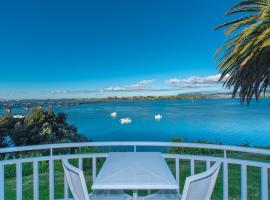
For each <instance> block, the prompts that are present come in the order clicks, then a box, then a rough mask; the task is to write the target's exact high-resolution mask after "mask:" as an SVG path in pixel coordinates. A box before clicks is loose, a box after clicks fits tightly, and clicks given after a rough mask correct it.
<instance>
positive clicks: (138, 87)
mask: <svg viewBox="0 0 270 200" xmlns="http://www.w3.org/2000/svg"><path fill="white" fill-rule="evenodd" d="M153 82H155V80H154V79H151V80H143V81H140V82H138V83H134V84H131V85H127V86H113V87H106V88H103V89H101V90H100V91H101V92H133V91H145V90H148V88H147V86H148V85H150V84H152V83H153Z"/></svg>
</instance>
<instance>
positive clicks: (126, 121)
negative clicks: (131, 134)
mask: <svg viewBox="0 0 270 200" xmlns="http://www.w3.org/2000/svg"><path fill="white" fill-rule="evenodd" d="M131 122H132V120H131V119H130V118H129V117H128V118H122V119H120V123H121V124H130V123H131Z"/></svg>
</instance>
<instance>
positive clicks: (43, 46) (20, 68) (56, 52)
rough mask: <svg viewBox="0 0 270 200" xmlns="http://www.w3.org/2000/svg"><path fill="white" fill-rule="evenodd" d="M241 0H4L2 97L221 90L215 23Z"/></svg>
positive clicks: (1, 10) (0, 41)
mask: <svg viewBox="0 0 270 200" xmlns="http://www.w3.org/2000/svg"><path fill="white" fill-rule="evenodd" d="M235 2H236V0H231V1H228V0H219V1H217V0H203V1H201V0H193V1H183V0H114V1H112V0H95V1H94V0H77V1H73V0H46V1H41V0H33V1H30V0H25V1H13V0H11V1H1V3H0V18H1V20H0V26H1V31H0V67H1V78H0V99H1V98H70V97H104V96H132V95H167V94H179V93H184V92H192V91H217V90H220V88H221V87H220V84H217V82H216V79H217V77H218V76H217V74H218V71H217V69H216V63H215V61H214V52H215V50H216V49H217V48H218V47H219V46H221V45H222V44H223V42H224V36H223V33H222V31H213V28H214V27H216V26H217V25H219V24H220V23H222V22H224V21H226V19H225V17H224V16H223V15H224V13H225V12H226V10H228V8H230V7H231V6H232V5H233V4H234V3H235ZM209 76H210V77H209ZM221 91H222V90H221Z"/></svg>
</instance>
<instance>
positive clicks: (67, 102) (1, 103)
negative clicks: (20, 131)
mask: <svg viewBox="0 0 270 200" xmlns="http://www.w3.org/2000/svg"><path fill="white" fill-rule="evenodd" d="M231 97H232V95H231V93H185V94H179V95H173V96H130V97H117V96H113V97H106V98H72V99H9V100H7V99H1V100H0V107H1V108H2V109H5V111H6V112H11V110H12V109H13V108H24V109H25V110H26V111H27V110H28V109H29V108H35V107H40V108H42V107H63V106H74V105H81V104H91V103H99V102H114V101H155V100H198V99H225V98H231ZM269 97H270V93H267V94H266V95H265V98H269Z"/></svg>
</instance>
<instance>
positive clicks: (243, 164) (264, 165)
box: [0, 142, 270, 200]
mask: <svg viewBox="0 0 270 200" xmlns="http://www.w3.org/2000/svg"><path fill="white" fill-rule="evenodd" d="M83 147H93V148H100V147H103V148H104V147H111V148H112V149H111V150H113V151H115V150H116V148H124V147H125V148H127V149H125V151H127V150H128V148H129V150H131V151H135V152H136V151H137V150H139V149H138V148H140V152H141V151H146V149H144V148H145V147H147V148H149V147H151V148H156V147H158V148H163V147H165V148H172V147H174V148H196V149H212V150H219V151H220V152H222V154H219V156H217V155H215V156H213V155H191V154H176V153H169V152H166V153H163V156H164V158H169V159H174V161H175V162H174V163H175V176H176V180H177V182H178V183H179V184H180V179H179V175H180V173H181V172H180V166H179V163H180V161H181V160H189V162H190V174H191V175H192V174H194V173H195V161H203V162H205V165H206V168H209V167H210V166H211V162H215V161H221V162H223V170H222V193H223V195H222V196H223V199H224V200H227V199H228V198H229V196H228V183H229V176H228V165H229V164H236V165H239V166H240V169H241V178H240V179H241V180H240V184H241V186H240V191H241V194H240V196H241V199H242V200H245V199H247V197H248V181H247V167H250V166H252V167H257V168H260V171H261V183H260V190H261V192H260V194H261V199H262V200H266V199H268V169H269V168H270V162H268V161H267V160H266V161H265V160H263V161H262V160H260V161H258V158H257V157H256V156H253V159H252V160H250V159H241V158H234V157H231V156H227V154H228V152H238V153H246V154H252V155H262V156H270V150H266V149H256V148H247V147H237V146H225V145H212V144H197V143H171V142H88V143H68V144H50V145H36V146H24V147H11V148H2V149H0V155H3V154H10V153H12V154H14V153H16V154H19V153H22V152H36V151H42V152H44V151H46V150H47V151H49V155H45V156H37V157H25V158H22V157H20V158H12V159H5V160H0V200H4V199H5V184H4V183H5V167H6V166H8V165H16V199H17V200H21V199H22V196H23V181H22V180H23V173H22V172H23V167H22V165H23V164H24V163H32V164H33V198H34V200H38V199H40V196H39V195H40V192H39V189H40V186H39V163H40V162H42V161H46V162H48V163H49V199H50V200H53V199H55V180H54V179H55V174H54V172H55V171H54V162H55V161H57V160H61V159H63V158H67V159H78V163H79V167H80V168H83V161H84V159H92V178H93V180H94V179H95V177H96V173H97V162H96V160H97V159H98V158H106V156H107V152H105V153H104V152H101V151H100V152H97V153H77V154H76V153H73V154H65V153H64V154H63V153H61V154H58V153H59V150H61V149H65V148H83ZM122 150H123V149H122ZM68 196H69V191H68V186H67V183H66V181H65V179H64V199H68Z"/></svg>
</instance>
